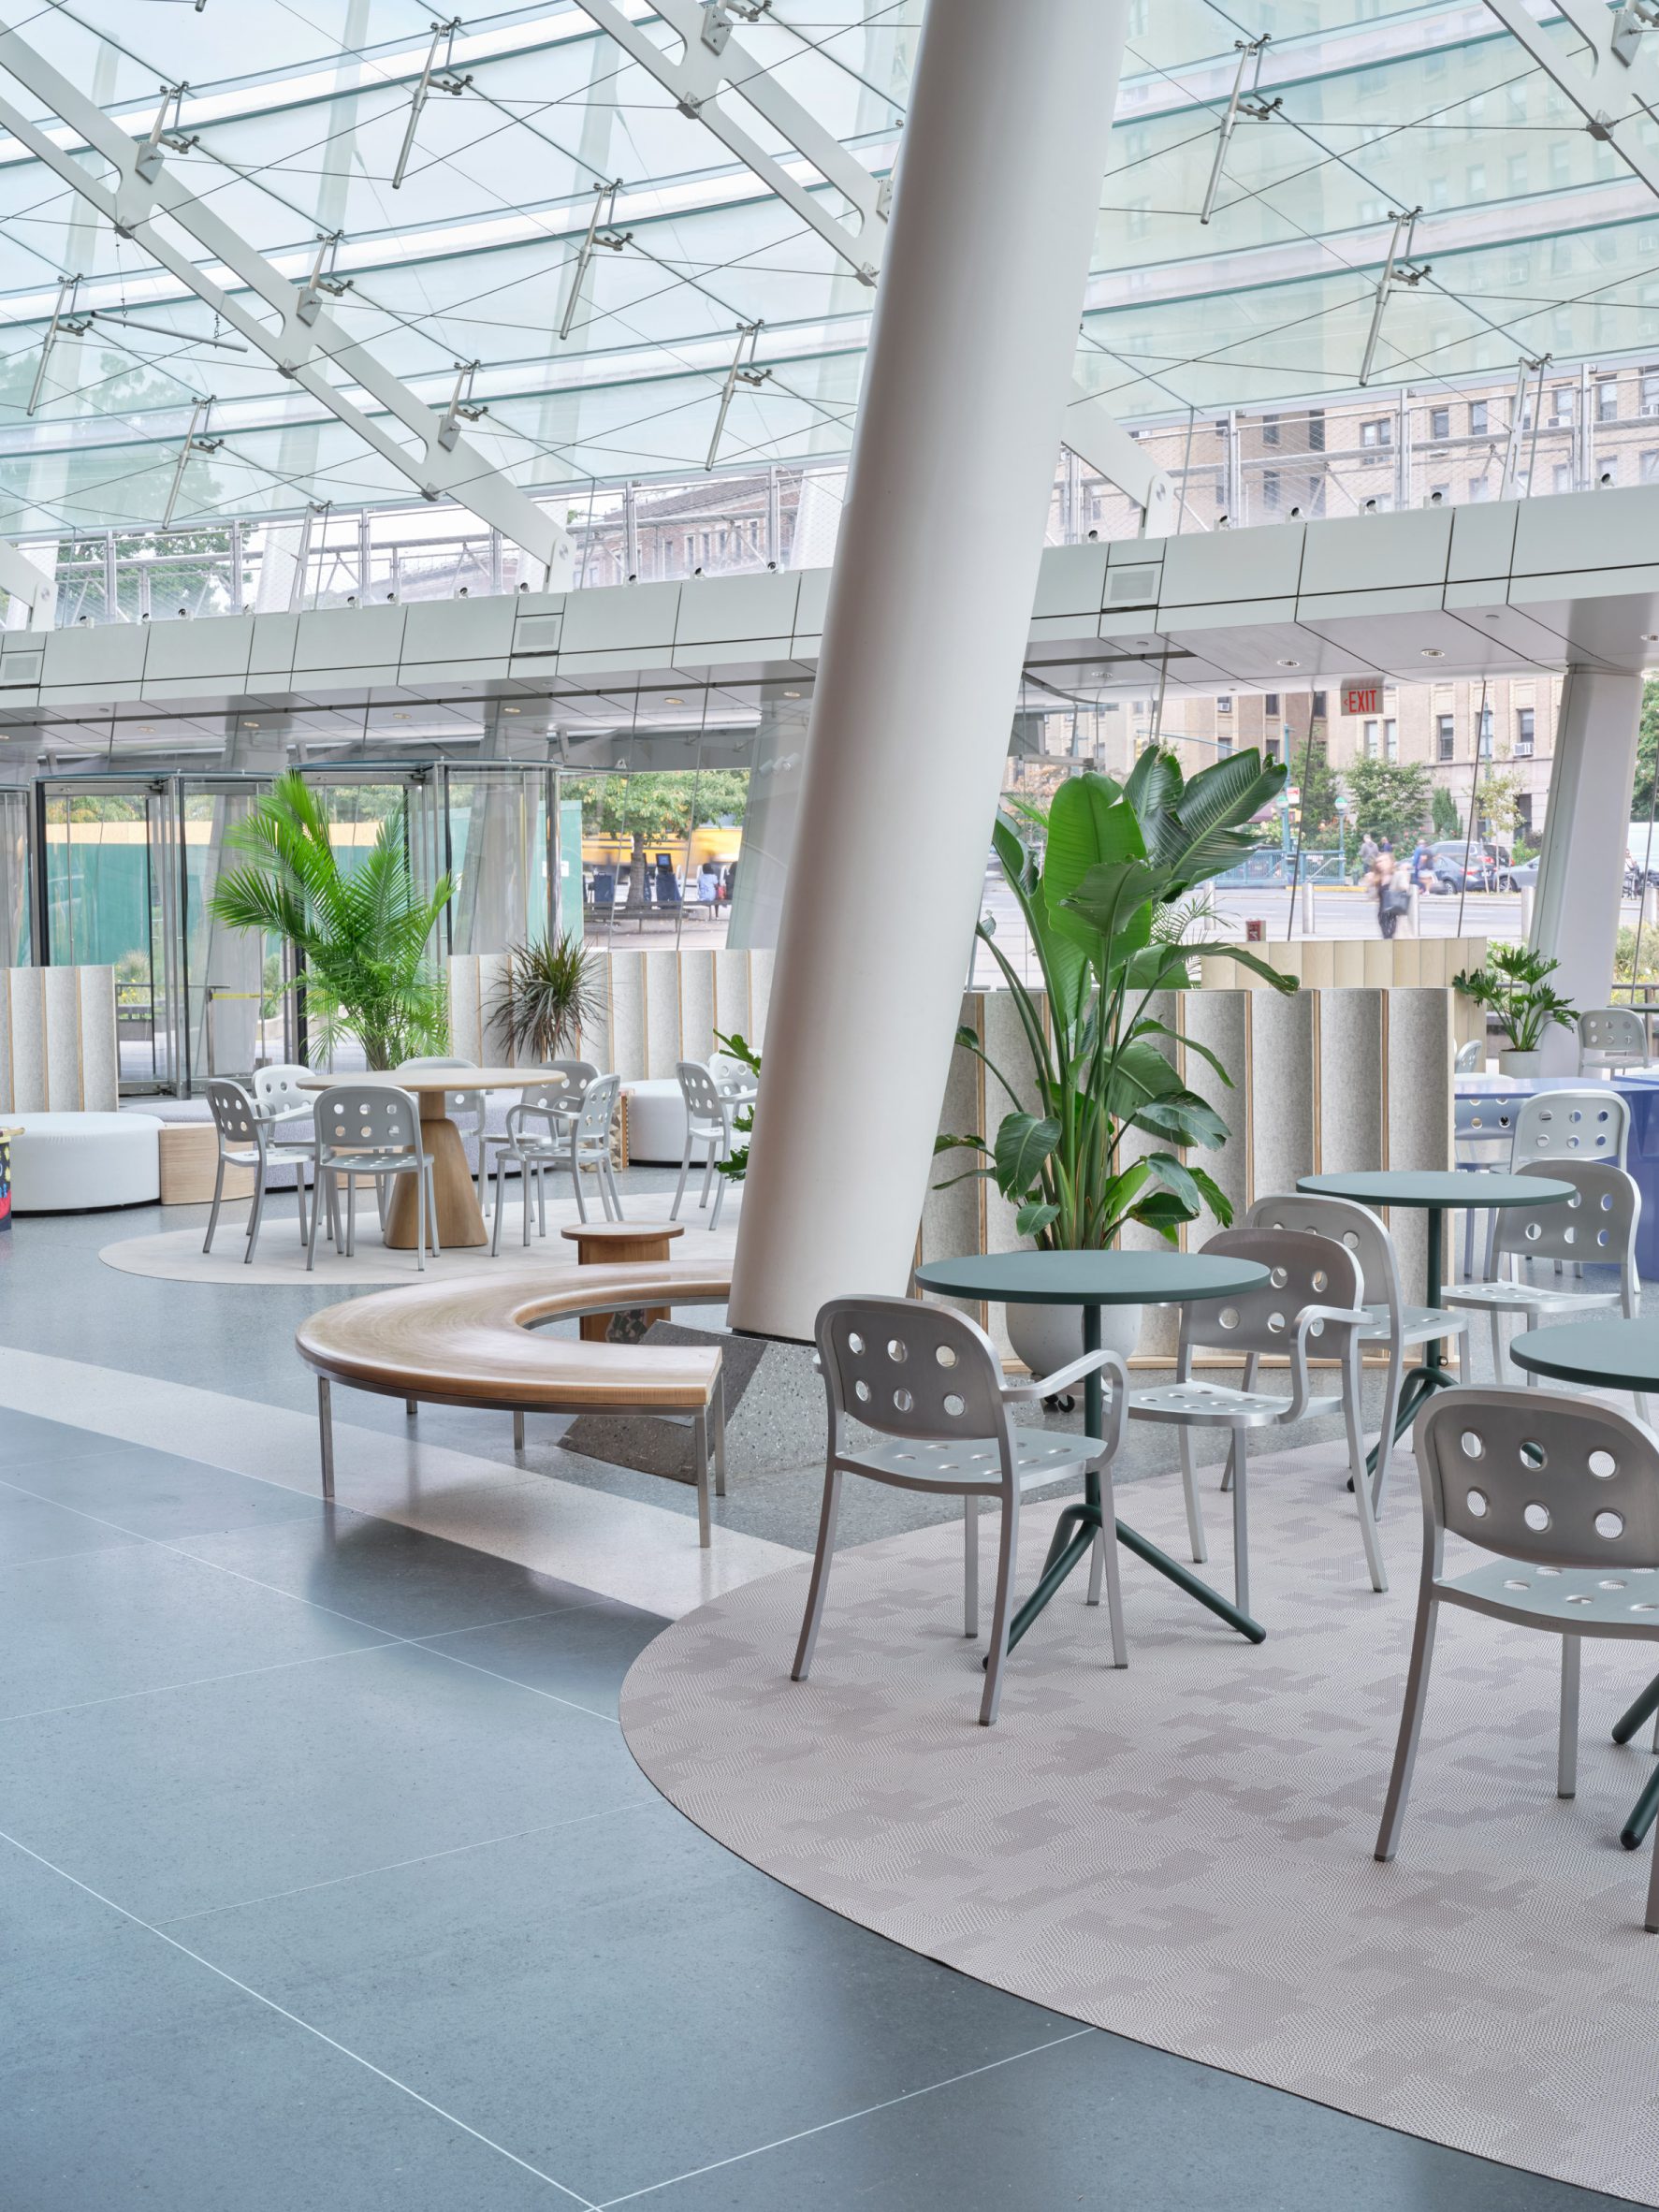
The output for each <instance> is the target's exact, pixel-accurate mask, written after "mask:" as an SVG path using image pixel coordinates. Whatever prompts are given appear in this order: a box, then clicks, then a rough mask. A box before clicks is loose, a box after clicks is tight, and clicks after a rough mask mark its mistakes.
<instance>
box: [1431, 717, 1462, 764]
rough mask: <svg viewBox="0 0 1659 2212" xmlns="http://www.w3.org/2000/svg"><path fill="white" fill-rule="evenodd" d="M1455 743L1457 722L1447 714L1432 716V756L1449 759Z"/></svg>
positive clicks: (1438, 758)
mask: <svg viewBox="0 0 1659 2212" xmlns="http://www.w3.org/2000/svg"><path fill="white" fill-rule="evenodd" d="M1456 743H1457V724H1456V722H1455V721H1454V720H1453V718H1452V717H1451V716H1450V715H1449V714H1437V715H1436V716H1435V717H1434V758H1435V759H1436V760H1437V761H1449V760H1450V759H1451V757H1452V751H1453V748H1454V747H1455V745H1456Z"/></svg>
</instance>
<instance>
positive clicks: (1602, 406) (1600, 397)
mask: <svg viewBox="0 0 1659 2212" xmlns="http://www.w3.org/2000/svg"><path fill="white" fill-rule="evenodd" d="M1595 419H1596V421H1597V422H1617V421H1618V419H1619V379H1618V378H1617V377H1616V376H1598V377H1597V378H1596V380H1595Z"/></svg>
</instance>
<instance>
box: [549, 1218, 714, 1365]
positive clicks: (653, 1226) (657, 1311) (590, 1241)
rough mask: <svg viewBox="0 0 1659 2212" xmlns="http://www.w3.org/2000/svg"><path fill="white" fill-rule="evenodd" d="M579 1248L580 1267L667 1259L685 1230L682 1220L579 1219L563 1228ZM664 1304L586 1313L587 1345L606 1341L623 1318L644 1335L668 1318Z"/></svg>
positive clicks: (630, 1328) (584, 1334)
mask: <svg viewBox="0 0 1659 2212" xmlns="http://www.w3.org/2000/svg"><path fill="white" fill-rule="evenodd" d="M559 1233H560V1236H563V1237H568V1238H569V1239H570V1240H571V1242H572V1243H573V1244H575V1247H576V1265H577V1266H578V1267H604V1266H606V1265H608V1264H611V1263H613V1262H614V1263H620V1262H622V1261H624V1260H630V1259H667V1257H668V1247H669V1244H671V1243H672V1242H673V1240H674V1239H675V1238H676V1237H683V1236H684V1235H685V1233H686V1230H685V1223H684V1222H683V1221H577V1222H574V1223H573V1224H572V1225H571V1227H570V1228H568V1229H561V1230H560V1232H559ZM667 1318H668V1308H667V1307H666V1306H665V1305H650V1306H637V1307H635V1308H634V1309H633V1311H632V1312H629V1313H621V1314H584V1315H583V1316H582V1318H581V1322H580V1324H579V1326H580V1328H581V1332H582V1339H583V1342H584V1343H586V1344H606V1343H608V1342H609V1341H610V1333H611V1329H612V1327H613V1325H614V1324H615V1323H616V1322H618V1321H620V1322H622V1323H623V1324H624V1325H625V1327H626V1328H627V1331H628V1333H629V1335H630V1336H633V1335H636V1334H637V1335H641V1336H643V1335H644V1334H645V1332H646V1331H647V1330H648V1328H649V1327H650V1325H651V1323H652V1322H653V1321H666V1320H667Z"/></svg>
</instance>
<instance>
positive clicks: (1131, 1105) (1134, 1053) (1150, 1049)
mask: <svg viewBox="0 0 1659 2212" xmlns="http://www.w3.org/2000/svg"><path fill="white" fill-rule="evenodd" d="M1181 1087H1182V1085H1181V1078H1180V1076H1179V1075H1178V1074H1177V1073H1176V1071H1175V1070H1174V1068H1173V1067H1172V1066H1171V1063H1170V1061H1168V1060H1167V1059H1166V1058H1165V1057H1164V1055H1163V1054H1162V1053H1161V1052H1159V1050H1158V1048H1157V1045H1156V1044H1154V1043H1152V1042H1151V1041H1150V1040H1148V1039H1145V1038H1131V1039H1130V1041H1129V1042H1128V1043H1127V1044H1124V1045H1120V1046H1119V1047H1118V1049H1117V1051H1116V1052H1115V1053H1114V1054H1113V1055H1112V1060H1111V1064H1110V1067H1109V1069H1108V1071H1107V1079H1106V1108H1107V1111H1108V1112H1109V1113H1116V1114H1120V1115H1124V1116H1126V1117H1127V1116H1128V1115H1129V1114H1131V1113H1138V1112H1139V1111H1140V1109H1141V1108H1142V1106H1143V1105H1144V1104H1145V1103H1146V1101H1147V1100H1148V1099H1165V1098H1170V1097H1171V1096H1172V1095H1173V1094H1174V1093H1175V1092H1177V1091H1179V1090H1180V1089H1181Z"/></svg>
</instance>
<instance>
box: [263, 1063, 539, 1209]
mask: <svg viewBox="0 0 1659 2212" xmlns="http://www.w3.org/2000/svg"><path fill="white" fill-rule="evenodd" d="M551 1074H552V1070H551V1069H547V1068H416V1069H412V1070H410V1072H409V1073H408V1074H407V1075H395V1074H384V1075H382V1074H375V1075H310V1076H307V1077H306V1078H305V1079H304V1081H303V1082H302V1083H301V1084H300V1085H299V1088H300V1089H301V1090H307V1091H331V1090H335V1089H350V1088H352V1087H354V1086H355V1085H356V1084H374V1085H375V1086H376V1088H378V1089H381V1090H385V1089H387V1088H390V1089H392V1090H394V1091H407V1092H408V1093H409V1094H410V1096H411V1097H412V1098H414V1099H417V1100H418V1101H419V1104H420V1141H421V1142H422V1143H423V1144H424V1145H425V1147H426V1151H427V1157H428V1158H429V1160H430V1161H431V1163H432V1191H433V1195H434V1197H435V1198H436V1200H437V1204H438V1242H439V1243H440V1244H444V1245H449V1246H455V1247H459V1246H460V1245H462V1244H488V1242H489V1231H488V1229H486V1228H485V1226H484V1215H483V1211H482V1209H481V1208H480V1206H479V1204H478V1194H477V1192H476V1191H475V1190H474V1189H473V1171H472V1170H471V1169H470V1168H469V1167H468V1165H467V1148H466V1146H465V1145H464V1144H463V1143H462V1142H461V1133H460V1131H459V1130H458V1128H456V1126H455V1124H454V1122H452V1121H451V1120H450V1118H449V1115H448V1114H447V1113H445V1111H444V1099H445V1098H446V1097H447V1096H448V1094H449V1093H450V1092H451V1091H522V1090H528V1089H529V1088H530V1086H531V1084H536V1083H546V1081H547V1080H548V1079H549V1078H550V1076H551ZM389 1180H390V1182H391V1186H392V1195H391V1202H390V1204H389V1205H388V1206H387V1208H386V1243H387V1244H390V1245H393V1246H394V1247H395V1248H396V1249H397V1250H398V1251H400V1252H413V1251H414V1249H415V1177H414V1176H413V1175H394V1176H392V1177H391V1178H390V1179H389Z"/></svg>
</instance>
